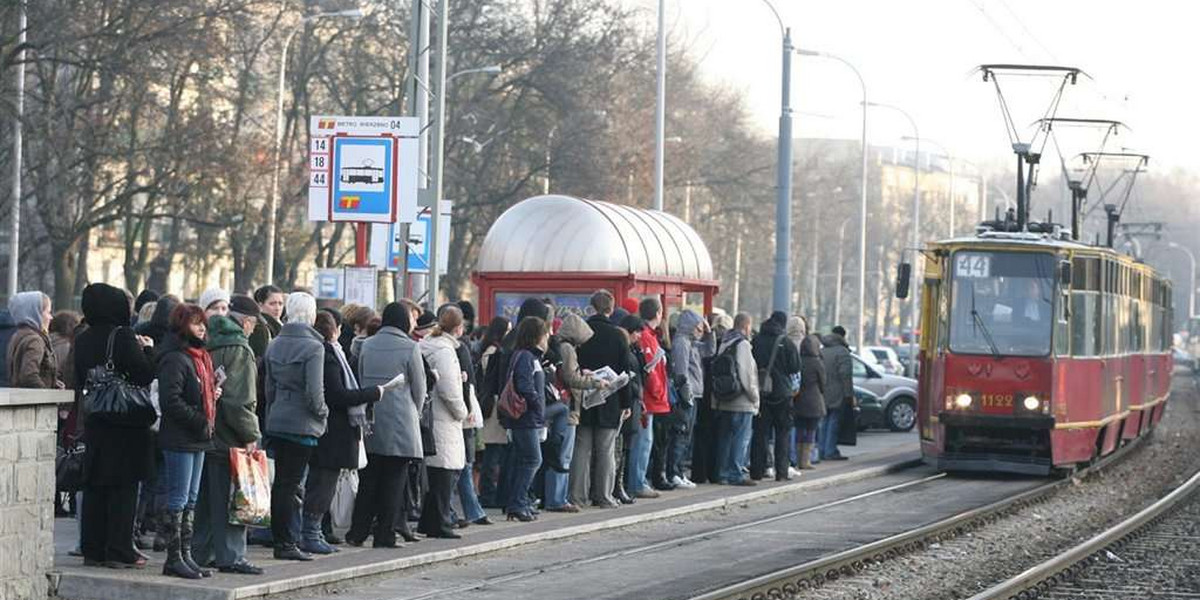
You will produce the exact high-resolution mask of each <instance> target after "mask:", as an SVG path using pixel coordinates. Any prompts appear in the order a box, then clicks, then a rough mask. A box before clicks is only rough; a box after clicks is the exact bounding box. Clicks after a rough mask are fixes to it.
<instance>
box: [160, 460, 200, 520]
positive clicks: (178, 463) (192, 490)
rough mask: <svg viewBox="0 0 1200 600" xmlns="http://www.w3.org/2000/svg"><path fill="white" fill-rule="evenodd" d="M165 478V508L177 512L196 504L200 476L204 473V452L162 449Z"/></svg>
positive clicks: (193, 506) (198, 494)
mask: <svg viewBox="0 0 1200 600" xmlns="http://www.w3.org/2000/svg"><path fill="white" fill-rule="evenodd" d="M163 464H164V465H165V469H164V474H165V475H166V480H167V486H166V487H167V510H169V511H171V512H179V511H181V510H183V509H184V508H188V507H192V508H195V506H196V498H197V497H199V496H200V476H201V475H202V474H203V473H204V452H203V451H200V452H178V451H175V450H163Z"/></svg>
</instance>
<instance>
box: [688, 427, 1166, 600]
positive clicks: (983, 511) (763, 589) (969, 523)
mask: <svg viewBox="0 0 1200 600" xmlns="http://www.w3.org/2000/svg"><path fill="white" fill-rule="evenodd" d="M1144 439H1145V438H1138V439H1136V440H1133V441H1132V442H1130V443H1129V444H1127V445H1125V446H1123V447H1121V448H1120V449H1118V450H1117V451H1116V452H1114V453H1112V454H1110V455H1109V456H1107V457H1105V458H1103V459H1101V460H1099V461H1097V462H1096V463H1095V464H1093V465H1091V466H1089V467H1086V468H1084V469H1082V470H1080V471H1078V472H1076V473H1075V474H1074V475H1072V476H1071V477H1066V478H1062V479H1057V480H1054V481H1050V482H1047V483H1045V484H1043V485H1040V486H1038V487H1036V488H1033V489H1030V490H1027V491H1024V492H1021V493H1018V494H1015V495H1013V496H1010V497H1008V498H1004V499H1001V500H999V501H996V502H993V503H991V504H987V505H985V506H981V507H978V508H973V509H969V510H966V511H963V512H960V513H958V514H955V515H953V516H950V517H948V518H945V519H941V520H939V521H936V522H933V523H930V524H927V525H924V526H921V527H918V528H915V529H912V530H909V531H905V532H902V533H899V534H896V535H893V536H890V537H887V538H884V539H880V540H878V541H875V542H871V543H868V544H864V545H862V546H859V547H856V548H853V549H849V550H845V551H842V552H839V553H836V554H832V555H829V556H826V557H822V558H819V559H817V560H813V561H809V562H805V563H802V564H799V565H796V566H794V567H790V568H787V569H783V570H780V571H776V572H773V573H769V574H766V575H763V576H760V577H757V578H754V579H750V580H747V581H743V582H739V583H736V584H733V585H729V586H725V587H721V588H717V589H713V590H709V591H706V592H704V593H701V594H698V595H694V596H691V598H690V600H768V599H772V600H773V599H777V598H792V597H796V596H799V595H801V594H803V593H804V592H806V591H809V590H813V589H816V588H819V587H821V586H823V585H825V584H827V583H830V582H834V581H837V580H839V579H842V578H848V577H853V576H856V575H859V574H861V573H863V572H865V571H867V570H869V569H871V568H872V567H874V566H877V565H880V564H882V563H884V562H886V561H889V560H892V559H895V558H897V557H899V556H903V555H905V554H909V553H913V552H918V551H921V550H924V549H926V548H928V547H931V546H933V545H934V544H939V543H941V542H944V541H947V540H950V539H953V538H956V537H959V536H962V535H964V534H968V533H970V532H972V531H974V530H976V529H979V528H981V527H983V526H986V525H988V524H991V523H994V522H996V521H998V520H1000V519H1002V518H1004V517H1005V516H1006V515H1009V514H1012V513H1015V512H1017V511H1019V510H1022V509H1024V508H1026V507H1030V506H1033V505H1036V504H1039V503H1041V502H1044V501H1045V500H1047V499H1049V498H1050V497H1051V496H1053V495H1054V494H1055V493H1057V492H1058V491H1060V490H1062V489H1064V488H1065V487H1067V486H1070V485H1073V483H1074V481H1076V480H1077V479H1080V478H1087V477H1089V476H1091V475H1093V474H1096V473H1099V472H1101V471H1103V470H1104V469H1106V468H1108V467H1110V466H1112V465H1114V464H1116V463H1117V462H1119V461H1121V460H1124V459H1125V458H1126V457H1127V456H1129V455H1130V454H1132V453H1133V452H1135V451H1136V450H1137V449H1138V448H1139V447H1140V446H1141V443H1142V441H1143V440H1144Z"/></svg>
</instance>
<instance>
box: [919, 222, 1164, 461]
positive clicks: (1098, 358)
mask: <svg viewBox="0 0 1200 600" xmlns="http://www.w3.org/2000/svg"><path fill="white" fill-rule="evenodd" d="M1065 237H1066V236H1062V235H1060V234H1058V233H1055V234H1053V235H1052V234H1039V233H1029V232H1002V231H987V230H983V231H981V232H980V233H979V234H978V235H977V236H975V237H970V238H961V239H954V240H947V241H944V242H938V243H933V244H930V245H929V246H928V247H927V248H926V250H925V251H924V253H923V254H924V257H925V278H924V281H923V283H922V286H923V288H922V291H923V294H922V301H921V308H920V310H921V312H920V315H921V331H922V336H921V351H920V355H919V360H920V376H919V382H920V383H919V388H920V390H919V396H920V398H919V402H918V426H919V430H920V436H921V450H922V453H923V455H924V456H925V457H926V460H928V461H929V462H931V463H934V464H936V466H937V467H938V468H939V470H972V471H1006V472H1014V473H1027V474H1048V473H1051V472H1052V471H1060V470H1069V469H1070V468H1072V467H1073V466H1075V465H1078V464H1080V463H1086V462H1089V461H1091V460H1094V459H1095V458H1097V457H1099V456H1103V455H1105V454H1108V453H1110V452H1112V451H1113V450H1114V449H1116V448H1117V447H1118V446H1119V445H1120V444H1121V443H1122V442H1123V441H1124V440H1129V439H1133V438H1136V437H1138V436H1140V435H1144V434H1145V433H1147V432H1148V431H1149V430H1150V429H1152V428H1153V427H1154V426H1155V424H1157V422H1158V420H1159V418H1160V417H1161V416H1162V412H1163V409H1164V408H1165V403H1166V400H1167V394H1168V390H1169V388H1170V378H1171V369H1172V362H1171V356H1170V344H1171V326H1170V325H1171V319H1172V308H1171V284H1170V282H1169V281H1168V280H1166V279H1164V278H1163V277H1162V276H1161V275H1159V274H1158V273H1157V272H1155V271H1154V269H1152V268H1150V267H1149V266H1147V265H1145V264H1142V263H1139V262H1136V261H1135V260H1134V259H1132V258H1131V257H1129V256H1126V255H1123V254H1120V253H1118V252H1115V251H1113V250H1112V249H1111V248H1105V247H1095V246H1088V245H1084V244H1080V243H1078V242H1074V241H1070V240H1068V239H1060V238H1065Z"/></svg>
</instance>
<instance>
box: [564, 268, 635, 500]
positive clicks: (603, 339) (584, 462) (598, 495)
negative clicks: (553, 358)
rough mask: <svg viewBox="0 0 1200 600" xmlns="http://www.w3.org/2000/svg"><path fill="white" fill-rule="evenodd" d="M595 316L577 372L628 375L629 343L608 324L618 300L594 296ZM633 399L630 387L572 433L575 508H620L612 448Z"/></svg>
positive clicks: (585, 415) (583, 416) (601, 293)
mask: <svg viewBox="0 0 1200 600" xmlns="http://www.w3.org/2000/svg"><path fill="white" fill-rule="evenodd" d="M590 302H591V306H592V309H593V310H595V311H596V314H595V315H593V316H592V317H590V318H589V319H588V320H587V324H588V326H589V327H591V328H592V337H591V338H590V339H588V341H587V342H585V343H583V344H581V345H580V346H579V352H578V356H579V367H580V368H581V369H588V370H591V371H597V370H599V369H602V368H604V367H608V368H610V369H612V370H613V371H614V372H615V373H617V374H618V375H620V374H621V373H625V372H626V371H628V370H629V338H628V337H627V336H626V334H625V332H623V331H621V330H620V329H618V328H617V326H616V325H615V324H614V323H613V322H612V321H611V320H610V318H611V315H612V314H613V308H614V307H615V306H616V299H615V298H614V297H613V295H612V292H609V291H608V290H598V291H596V292H595V293H594V294H592V298H591V301H590ZM632 402H633V398H632V397H631V396H630V391H629V389H628V386H626V387H624V388H622V389H620V390H617V391H616V392H615V393H613V394H612V395H610V396H608V397H607V398H606V399H605V400H604V402H602V403H599V404H597V405H596V406H592V407H590V408H587V407H585V408H583V409H582V410H581V411H580V414H579V426H578V427H576V428H575V453H574V455H573V456H572V457H571V484H570V485H571V491H570V499H571V502H572V503H573V504H575V505H576V506H580V505H583V504H585V503H588V502H590V503H591V504H592V505H594V506H597V507H601V508H615V507H617V506H619V504H617V501H616V500H615V499H614V498H613V496H612V490H613V485H614V484H615V482H616V476H617V465H616V454H615V452H614V450H615V449H614V444H615V442H616V439H617V431H618V429H619V428H620V427H621V422H622V421H623V420H624V419H627V418H629V414H630V407H631V405H632Z"/></svg>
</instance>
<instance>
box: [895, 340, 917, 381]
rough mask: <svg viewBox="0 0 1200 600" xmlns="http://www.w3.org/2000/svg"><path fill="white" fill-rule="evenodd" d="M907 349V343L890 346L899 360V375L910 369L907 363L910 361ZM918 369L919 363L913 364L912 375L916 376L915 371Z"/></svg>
mask: <svg viewBox="0 0 1200 600" xmlns="http://www.w3.org/2000/svg"><path fill="white" fill-rule="evenodd" d="M908 350H909V348H908V344H900V345H899V346H894V347H893V348H892V351H893V352H895V353H896V360H898V361H900V367H901V373H900V374H901V375H905V374H907V373H908V372H909V371H910V369H909V364H908V363H909V362H910V361H909V356H908ZM920 369H921V365H919V364H917V365H913V367H912V369H911V371H912V375H913V377H916V376H917V372H918V371H920Z"/></svg>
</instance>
